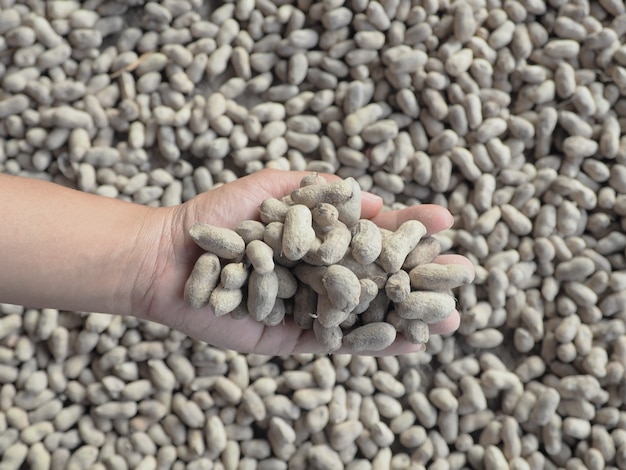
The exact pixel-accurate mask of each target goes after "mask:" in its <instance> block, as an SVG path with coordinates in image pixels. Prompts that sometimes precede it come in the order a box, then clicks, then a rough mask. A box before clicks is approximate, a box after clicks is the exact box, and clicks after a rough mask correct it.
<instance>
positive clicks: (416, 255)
mask: <svg viewBox="0 0 626 470" xmlns="http://www.w3.org/2000/svg"><path fill="white" fill-rule="evenodd" d="M439 253H441V244H440V243H439V241H438V240H437V239H436V238H435V237H433V236H430V235H429V236H427V237H423V238H422V239H421V240H420V242H419V243H418V244H417V246H416V247H415V248H413V249H412V250H411V252H410V253H409V254H408V255H407V257H406V259H405V260H404V264H403V265H402V269H404V270H406V271H410V270H411V269H413V268H414V267H415V266H420V265H422V264H426V263H430V262H432V261H433V260H434V259H435V258H436V257H437V256H438V255H439Z"/></svg>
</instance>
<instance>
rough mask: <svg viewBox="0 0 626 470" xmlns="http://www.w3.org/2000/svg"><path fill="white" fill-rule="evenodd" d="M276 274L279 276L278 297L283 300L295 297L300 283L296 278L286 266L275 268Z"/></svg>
mask: <svg viewBox="0 0 626 470" xmlns="http://www.w3.org/2000/svg"><path fill="white" fill-rule="evenodd" d="M274 272H275V273H276V276H278V293H277V294H276V296H277V297H278V298H281V299H290V298H291V297H293V296H294V295H295V294H296V289H297V288H298V281H297V280H296V278H295V276H294V275H293V274H292V273H291V271H289V270H288V269H287V268H285V267H284V266H274Z"/></svg>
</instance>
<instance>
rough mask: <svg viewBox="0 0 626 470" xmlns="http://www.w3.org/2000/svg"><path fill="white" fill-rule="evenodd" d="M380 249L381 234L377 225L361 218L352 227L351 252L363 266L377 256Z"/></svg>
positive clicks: (374, 259)
mask: <svg viewBox="0 0 626 470" xmlns="http://www.w3.org/2000/svg"><path fill="white" fill-rule="evenodd" d="M381 249H382V236H381V232H380V229H379V228H378V226H377V225H376V224H375V223H374V222H372V221H371V220H367V219H361V220H359V221H358V222H357V223H356V225H354V227H352V242H351V251H350V252H351V254H352V257H353V258H354V259H355V260H356V261H357V262H358V263H359V264H362V265H364V266H367V265H369V264H371V263H373V262H374V261H376V259H377V258H378V256H379V255H380V251H381Z"/></svg>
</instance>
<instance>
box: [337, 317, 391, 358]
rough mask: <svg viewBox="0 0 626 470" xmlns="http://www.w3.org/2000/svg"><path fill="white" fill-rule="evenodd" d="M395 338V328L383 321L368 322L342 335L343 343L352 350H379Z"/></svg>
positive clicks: (389, 344) (387, 345)
mask: <svg viewBox="0 0 626 470" xmlns="http://www.w3.org/2000/svg"><path fill="white" fill-rule="evenodd" d="M395 339H396V329H395V328H394V327H393V325H391V324H389V323H384V322H375V323H368V324H367V325H363V326H360V327H358V328H355V329H354V330H352V331H351V332H350V333H348V334H346V335H345V336H344V337H343V343H344V345H345V346H346V347H347V348H348V349H350V350H351V351H354V352H362V351H381V350H383V349H385V348H387V347H389V346H391V344H392V343H393V342H394V341H395Z"/></svg>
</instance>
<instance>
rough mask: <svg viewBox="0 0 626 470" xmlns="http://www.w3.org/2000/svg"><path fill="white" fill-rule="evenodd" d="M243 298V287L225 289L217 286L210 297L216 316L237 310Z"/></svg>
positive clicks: (210, 304) (210, 303)
mask: <svg viewBox="0 0 626 470" xmlns="http://www.w3.org/2000/svg"><path fill="white" fill-rule="evenodd" d="M242 300H243V293H242V292H241V289H225V288H223V287H221V286H217V287H216V288H215V289H213V292H212V293H211V297H210V298H209V306H210V307H211V308H212V309H213V313H214V314H215V316H216V317H221V316H222V315H226V314H227V313H230V312H232V311H233V310H235V309H236V308H237V307H238V306H239V304H240V303H241V301H242Z"/></svg>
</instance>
